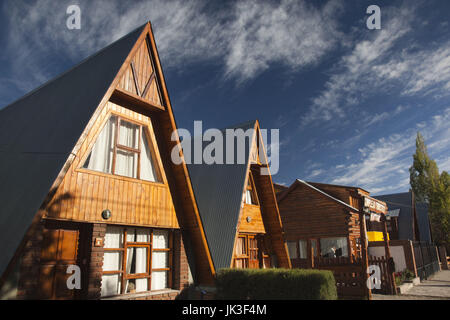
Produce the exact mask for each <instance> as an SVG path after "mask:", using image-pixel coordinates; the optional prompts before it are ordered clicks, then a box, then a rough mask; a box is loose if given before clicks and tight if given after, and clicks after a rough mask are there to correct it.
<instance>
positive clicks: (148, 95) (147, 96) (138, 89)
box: [117, 38, 163, 106]
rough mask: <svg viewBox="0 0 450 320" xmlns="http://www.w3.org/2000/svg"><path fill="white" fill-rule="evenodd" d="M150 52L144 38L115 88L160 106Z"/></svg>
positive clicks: (159, 96) (158, 90)
mask: <svg viewBox="0 0 450 320" xmlns="http://www.w3.org/2000/svg"><path fill="white" fill-rule="evenodd" d="M150 52H151V51H150V47H149V40H148V38H146V39H145V41H143V42H142V43H141V44H140V46H139V48H138V49H137V51H136V54H135V55H134V57H133V59H131V62H130V64H129V65H128V67H127V69H126V71H125V72H124V74H123V76H122V77H121V79H120V82H119V84H118V86H117V88H118V89H119V90H124V91H126V92H127V93H128V94H131V95H133V96H135V97H139V98H141V99H143V100H145V101H147V102H149V103H151V104H153V105H156V106H162V105H163V103H162V99H161V93H160V89H159V84H158V78H157V76H156V69H155V64H154V62H153V61H154V57H152V56H151V54H150Z"/></svg>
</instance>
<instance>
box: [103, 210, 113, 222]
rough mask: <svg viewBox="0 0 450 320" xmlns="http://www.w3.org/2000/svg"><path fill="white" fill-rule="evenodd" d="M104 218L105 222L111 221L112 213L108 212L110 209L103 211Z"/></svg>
mask: <svg viewBox="0 0 450 320" xmlns="http://www.w3.org/2000/svg"><path fill="white" fill-rule="evenodd" d="M102 218H103V219H105V220H109V218H111V211H110V210H108V209H106V210H103V212H102Z"/></svg>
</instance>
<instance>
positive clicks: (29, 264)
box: [17, 220, 45, 300]
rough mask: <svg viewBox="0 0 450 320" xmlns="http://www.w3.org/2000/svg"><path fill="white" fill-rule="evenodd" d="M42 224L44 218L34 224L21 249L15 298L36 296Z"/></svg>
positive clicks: (23, 298) (34, 297)
mask: <svg viewBox="0 0 450 320" xmlns="http://www.w3.org/2000/svg"><path fill="white" fill-rule="evenodd" d="M44 224H45V223H44V220H42V221H41V222H39V223H38V224H37V225H36V227H35V229H34V231H33V233H32V234H31V237H30V239H29V240H28V242H27V244H26V245H25V248H24V249H23V253H22V258H21V265H20V271H19V272H20V277H19V283H18V287H17V299H20V300H25V299H36V298H37V297H38V285H39V264H40V257H41V245H42V240H43V230H44Z"/></svg>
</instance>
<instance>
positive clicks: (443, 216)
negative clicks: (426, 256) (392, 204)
mask: <svg viewBox="0 0 450 320" xmlns="http://www.w3.org/2000/svg"><path fill="white" fill-rule="evenodd" d="M413 159H414V161H413V165H412V166H411V168H410V169H409V173H410V183H411V188H412V190H413V192H414V194H415V196H416V200H417V201H423V202H427V203H428V205H429V215H430V223H431V230H432V234H433V240H434V242H435V243H436V244H437V245H444V246H446V247H447V251H449V252H450V175H449V174H448V172H446V171H443V172H442V173H441V174H440V175H439V169H438V167H437V165H436V162H435V161H434V160H432V159H431V158H430V157H429V156H428V152H427V147H426V145H425V141H424V139H423V137H422V135H421V134H420V132H418V133H417V138H416V153H415V154H414V155H413Z"/></svg>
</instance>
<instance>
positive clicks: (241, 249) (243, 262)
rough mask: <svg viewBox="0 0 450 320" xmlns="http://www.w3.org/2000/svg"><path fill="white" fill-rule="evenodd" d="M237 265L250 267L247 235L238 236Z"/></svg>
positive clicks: (242, 267) (238, 266) (237, 266)
mask: <svg viewBox="0 0 450 320" xmlns="http://www.w3.org/2000/svg"><path fill="white" fill-rule="evenodd" d="M235 267H236V268H240V269H244V268H248V250H247V238H246V237H245V236H240V237H238V238H237V241H236V248H235Z"/></svg>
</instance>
